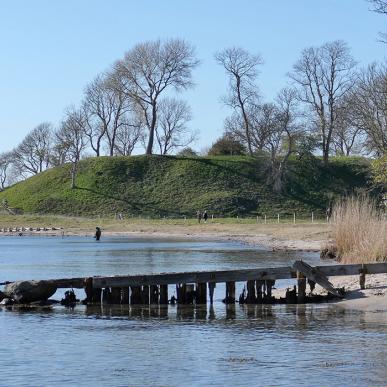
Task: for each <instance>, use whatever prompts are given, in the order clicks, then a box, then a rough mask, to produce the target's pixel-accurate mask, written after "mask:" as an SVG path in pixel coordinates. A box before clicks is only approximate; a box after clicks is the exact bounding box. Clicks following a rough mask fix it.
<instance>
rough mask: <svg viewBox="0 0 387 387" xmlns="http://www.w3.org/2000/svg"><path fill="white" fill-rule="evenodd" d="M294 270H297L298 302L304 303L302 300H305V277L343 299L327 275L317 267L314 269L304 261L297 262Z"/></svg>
mask: <svg viewBox="0 0 387 387" xmlns="http://www.w3.org/2000/svg"><path fill="white" fill-rule="evenodd" d="M293 268H294V269H295V270H297V278H298V302H300V303H301V302H303V301H302V300H303V299H304V298H305V288H306V279H305V278H304V277H303V276H305V277H306V278H309V279H311V280H313V281H314V282H316V283H317V284H319V285H320V286H322V287H323V288H324V289H326V290H327V291H328V292H329V293H331V294H333V295H335V296H337V297H342V295H341V294H340V293H339V292H338V291H337V290H336V289H335V288H334V286H333V285H332V284H331V283H330V282H329V280H328V278H327V277H326V276H325V274H324V273H323V272H322V271H321V270H319V269H317V268H316V267H312V266H310V265H308V264H307V263H305V262H303V261H296V262H294V264H293Z"/></svg>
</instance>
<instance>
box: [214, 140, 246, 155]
mask: <svg viewBox="0 0 387 387" xmlns="http://www.w3.org/2000/svg"><path fill="white" fill-rule="evenodd" d="M245 153H246V148H245V147H244V145H243V144H242V143H241V142H239V141H238V140H235V139H233V138H232V137H229V136H223V137H221V138H219V139H218V140H217V141H216V142H215V143H214V144H213V145H212V147H211V148H210V150H209V151H208V155H209V156H240V155H244V154H245Z"/></svg>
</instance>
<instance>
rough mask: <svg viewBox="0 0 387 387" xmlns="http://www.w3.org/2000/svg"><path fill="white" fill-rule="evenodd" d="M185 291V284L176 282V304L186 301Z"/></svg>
mask: <svg viewBox="0 0 387 387" xmlns="http://www.w3.org/2000/svg"><path fill="white" fill-rule="evenodd" d="M186 292H187V285H186V284H176V294H177V302H178V304H185V303H186Z"/></svg>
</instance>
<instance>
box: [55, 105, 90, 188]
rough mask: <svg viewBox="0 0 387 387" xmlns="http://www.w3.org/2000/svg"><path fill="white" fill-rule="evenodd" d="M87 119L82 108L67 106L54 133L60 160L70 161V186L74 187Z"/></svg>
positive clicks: (83, 144)
mask: <svg viewBox="0 0 387 387" xmlns="http://www.w3.org/2000/svg"><path fill="white" fill-rule="evenodd" d="M86 122H87V120H86V117H85V114H84V111H83V109H76V108H74V107H71V108H68V109H67V110H66V112H65V118H64V120H63V121H62V124H61V126H60V128H59V130H58V131H57V132H56V133H55V139H56V141H55V143H56V145H55V146H56V148H57V149H59V154H60V155H61V156H60V158H61V162H62V163H63V162H70V163H71V188H72V189H74V188H75V187H76V175H77V171H78V162H79V160H80V159H81V155H82V152H83V151H84V149H85V148H86V138H85V128H86V125H87V123H86Z"/></svg>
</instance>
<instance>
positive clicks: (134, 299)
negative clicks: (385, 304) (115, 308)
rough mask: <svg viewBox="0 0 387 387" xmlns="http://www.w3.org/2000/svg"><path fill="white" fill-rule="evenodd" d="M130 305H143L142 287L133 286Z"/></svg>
mask: <svg viewBox="0 0 387 387" xmlns="http://www.w3.org/2000/svg"><path fill="white" fill-rule="evenodd" d="M130 290H131V295H130V303H131V304H133V305H138V304H141V286H131V287H130Z"/></svg>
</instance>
